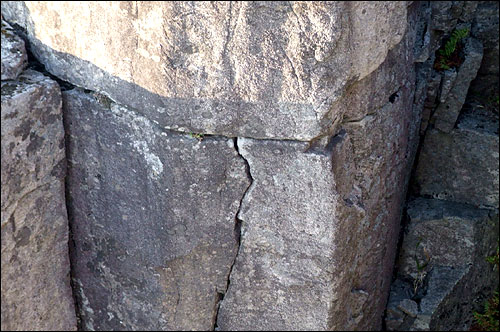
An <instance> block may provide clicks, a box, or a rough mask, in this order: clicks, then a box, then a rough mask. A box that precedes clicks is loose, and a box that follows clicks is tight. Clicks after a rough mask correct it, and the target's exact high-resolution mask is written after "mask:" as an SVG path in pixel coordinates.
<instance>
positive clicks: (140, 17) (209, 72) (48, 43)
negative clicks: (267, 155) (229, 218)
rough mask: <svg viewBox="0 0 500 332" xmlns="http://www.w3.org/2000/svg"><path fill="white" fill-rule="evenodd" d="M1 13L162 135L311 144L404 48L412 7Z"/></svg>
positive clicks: (201, 5) (22, 7)
mask: <svg viewBox="0 0 500 332" xmlns="http://www.w3.org/2000/svg"><path fill="white" fill-rule="evenodd" d="M103 12H105V13H106V15H100V13H103ZM2 15H4V17H5V18H6V19H7V20H9V21H12V22H14V23H17V24H20V25H21V26H22V27H24V28H25V29H27V35H28V38H29V40H30V42H31V43H32V45H33V53H34V54H35V56H36V57H37V58H38V59H39V60H40V61H41V62H42V63H43V64H44V65H45V66H46V67H47V69H48V70H49V71H50V72H51V73H53V74H55V75H56V76H58V77H60V78H62V79H64V80H67V81H70V82H72V83H74V84H76V85H79V86H83V87H85V88H88V89H92V90H96V91H101V92H103V93H105V94H106V95H108V96H109V97H111V98H112V99H113V100H116V101H117V102H120V103H122V104H124V105H129V106H132V107H134V108H136V109H138V110H139V111H140V112H142V113H143V114H144V115H145V116H146V117H148V118H149V119H152V120H156V121H158V123H160V125H162V126H165V127H169V128H172V129H176V130H179V131H184V132H202V133H206V134H220V135H225V136H230V137H234V136H244V137H254V138H279V139H296V140H311V139H313V138H315V137H318V136H322V135H325V134H328V133H330V132H331V130H332V123H334V122H335V120H338V119H339V118H340V117H341V114H339V112H338V111H337V110H336V109H335V108H334V107H333V108H332V104H333V102H334V101H335V100H337V99H338V98H339V97H340V96H341V95H342V93H343V91H344V89H345V88H347V87H348V86H349V85H350V84H352V82H355V81H357V80H360V79H362V78H364V77H366V76H367V75H368V74H370V73H371V72H373V71H374V70H375V69H376V68H377V67H378V66H379V65H380V64H381V63H382V62H383V61H384V60H385V58H386V55H387V53H388V51H389V50H390V49H392V48H393V47H394V46H395V45H396V44H398V43H399V42H400V41H401V39H402V37H403V35H404V33H405V29H406V24H407V4H406V3H405V2H368V1H359V2H304V3H300V2H297V3H293V4H289V3H280V2H272V3H266V2H260V3H245V2H232V3H229V2H219V3H209V2H156V3H154V2H151V3H143V2H138V3H134V2H122V3H113V2H73V3H66V2H65V3H61V2H53V3H47V2H15V1H4V2H2ZM89 17H92V19H88V18H89ZM368 27H370V28H368ZM124 35H126V36H127V38H126V39H125V38H123V36H124ZM75 36H78V38H75ZM104 36H106V37H104ZM89 50H91V51H89ZM367 55H369V56H367Z"/></svg>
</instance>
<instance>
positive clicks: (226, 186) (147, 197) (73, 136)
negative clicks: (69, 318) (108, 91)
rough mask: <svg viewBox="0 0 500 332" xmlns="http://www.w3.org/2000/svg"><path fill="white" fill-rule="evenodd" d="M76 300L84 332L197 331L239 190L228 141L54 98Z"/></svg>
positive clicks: (91, 102) (241, 179) (223, 270)
mask: <svg viewBox="0 0 500 332" xmlns="http://www.w3.org/2000/svg"><path fill="white" fill-rule="evenodd" d="M63 102H64V107H63V108H64V112H65V126H66V130H67V135H68V142H69V144H68V156H69V160H68V162H69V174H68V190H69V197H68V199H69V212H70V222H71V224H72V230H73V238H74V240H75V248H74V249H73V251H72V260H73V263H74V265H73V268H74V271H73V276H74V278H75V284H76V286H77V287H76V294H77V300H78V304H79V308H80V312H79V314H80V316H81V318H82V328H83V329H86V330H91V329H96V330H118V329H129V330H142V329H146V330H176V329H177V330H178V329H180V330H193V329H194V330H209V329H212V328H213V325H214V323H215V322H214V319H215V314H216V309H217V303H218V301H219V296H220V295H219V294H222V295H223V294H224V293H225V291H226V288H227V278H228V274H229V271H230V268H231V265H232V263H233V261H234V257H235V255H236V253H237V249H238V237H239V234H238V231H237V230H235V222H236V219H235V218H236V213H237V211H238V209H239V206H240V201H241V199H242V197H243V194H244V192H245V191H246V189H247V187H248V186H249V179H248V178H247V174H246V169H245V162H244V160H243V159H241V158H240V157H239V155H238V153H237V151H236V149H235V147H234V144H233V140H232V139H229V138H216V137H205V138H203V139H202V140H201V141H200V140H198V139H196V138H193V137H190V136H188V135H181V134H179V133H173V132H169V131H163V130H161V129H159V127H158V126H157V125H156V124H155V123H153V122H151V121H149V120H147V119H145V118H144V117H142V116H138V115H137V114H135V113H134V112H132V111H130V110H128V109H127V108H125V107H122V106H119V105H117V104H115V103H105V105H102V104H99V103H98V101H97V100H96V99H95V98H94V97H93V96H92V95H90V94H85V93H83V92H81V91H78V90H76V89H75V90H71V91H67V92H63Z"/></svg>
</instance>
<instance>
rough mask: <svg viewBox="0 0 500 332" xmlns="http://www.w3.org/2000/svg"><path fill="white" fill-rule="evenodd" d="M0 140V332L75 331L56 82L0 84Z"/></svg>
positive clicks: (32, 78)
mask: <svg viewBox="0 0 500 332" xmlns="http://www.w3.org/2000/svg"><path fill="white" fill-rule="evenodd" d="M2 35H3V32H2ZM2 51H3V37H2ZM2 57H3V55H2ZM2 61H3V60H2ZM2 63H3V62H2ZM2 75H3V72H2ZM2 78H3V77H2ZM1 136H2V139H1V142H2V143H1V145H2V150H1V151H2V156H1V160H2V166H1V178H2V189H1V190H2V203H1V211H2V217H1V222H2V292H1V294H2V295H1V296H2V330H28V331H29V330H62V331H65V330H75V329H76V316H75V310H74V303H73V297H72V293H71V287H70V278H69V272H70V262H69V257H68V219H67V215H66V205H65V198H64V176H65V173H66V161H65V155H64V129H63V122H62V111H61V92H60V90H59V86H58V85H57V83H56V82H54V81H53V80H51V79H49V78H48V77H45V76H44V75H42V74H40V73H38V72H35V71H32V70H26V71H25V72H23V73H22V74H21V75H20V76H19V77H18V79H17V80H9V81H2V113H1Z"/></svg>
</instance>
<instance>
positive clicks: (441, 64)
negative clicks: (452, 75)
mask: <svg viewBox="0 0 500 332" xmlns="http://www.w3.org/2000/svg"><path fill="white" fill-rule="evenodd" d="M468 35H469V29H468V28H463V29H456V30H455V31H453V33H452V34H451V36H450V38H449V39H448V41H446V43H445V44H444V45H443V46H442V47H441V48H440V49H439V50H438V51H437V56H436V61H435V62H434V69H436V70H448V69H450V68H452V67H459V66H460V65H461V64H462V61H463V59H462V58H461V57H460V51H461V49H462V47H463V43H462V42H461V41H462V39H464V38H465V37H467V36H468Z"/></svg>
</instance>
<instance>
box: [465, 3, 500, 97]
mask: <svg viewBox="0 0 500 332" xmlns="http://www.w3.org/2000/svg"><path fill="white" fill-rule="evenodd" d="M498 29H499V6H498V1H478V5H477V9H476V12H475V13H474V20H473V25H472V31H471V32H472V34H473V36H475V37H476V38H477V39H479V40H481V42H482V43H483V45H484V56H483V61H482V62H481V67H480V68H479V71H478V77H477V78H476V79H475V80H474V81H472V82H471V87H470V88H471V93H472V94H474V95H476V96H479V97H481V98H485V97H486V98H487V97H490V98H491V97H495V96H498V89H499V81H498V77H499V69H498V68H499V66H498V61H499V56H498V51H499V34H498Z"/></svg>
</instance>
